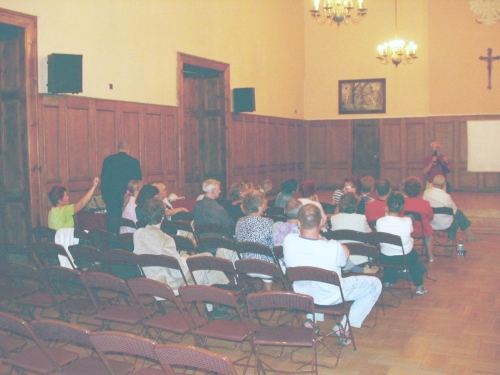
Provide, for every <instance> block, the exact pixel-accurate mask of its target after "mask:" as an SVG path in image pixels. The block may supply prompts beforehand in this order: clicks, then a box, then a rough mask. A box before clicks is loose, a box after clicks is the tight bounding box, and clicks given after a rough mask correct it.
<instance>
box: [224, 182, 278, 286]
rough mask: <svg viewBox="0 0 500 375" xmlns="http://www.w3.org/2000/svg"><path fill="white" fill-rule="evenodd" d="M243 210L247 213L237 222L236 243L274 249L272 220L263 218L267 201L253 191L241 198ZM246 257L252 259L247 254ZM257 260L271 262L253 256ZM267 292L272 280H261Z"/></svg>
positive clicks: (267, 259)
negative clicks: (255, 244)
mask: <svg viewBox="0 0 500 375" xmlns="http://www.w3.org/2000/svg"><path fill="white" fill-rule="evenodd" d="M242 204H243V210H244V211H245V212H246V213H247V216H244V217H242V218H240V219H239V220H238V222H237V223H236V229H235V234H234V236H235V239H236V241H237V242H257V243H259V244H261V245H264V246H267V247H269V248H270V249H271V250H272V249H273V248H274V243H273V224H274V222H273V220H272V219H270V218H268V217H264V216H263V215H264V211H265V210H266V208H267V201H266V198H265V196H264V194H263V193H262V192H261V191H259V190H253V191H251V192H249V193H248V194H246V195H245V197H244V198H243V203H242ZM247 257H252V256H250V254H248V256H247ZM255 257H256V258H257V259H261V260H265V261H266V262H273V259H270V258H269V257H267V256H264V255H262V256H258V255H255ZM263 281H264V283H265V284H264V285H265V286H266V289H267V290H271V288H272V279H271V280H270V279H263Z"/></svg>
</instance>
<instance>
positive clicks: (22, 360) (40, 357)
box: [0, 312, 78, 375]
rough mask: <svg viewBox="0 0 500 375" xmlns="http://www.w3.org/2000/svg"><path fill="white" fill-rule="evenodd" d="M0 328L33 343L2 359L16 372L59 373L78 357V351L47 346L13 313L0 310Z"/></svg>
mask: <svg viewBox="0 0 500 375" xmlns="http://www.w3.org/2000/svg"><path fill="white" fill-rule="evenodd" d="M0 329H2V330H4V331H7V332H12V333H15V334H17V335H20V336H23V337H25V338H27V339H29V340H31V341H32V342H34V344H35V345H32V346H30V347H27V348H25V349H24V350H22V351H21V352H20V353H16V354H12V355H11V356H9V358H5V359H3V360H2V362H3V363H4V364H6V365H8V366H11V368H12V370H14V371H16V373H18V374H23V373H24V371H30V372H33V373H35V374H47V375H48V374H51V373H54V372H56V371H59V373H60V371H61V369H62V368H64V366H66V365H68V364H70V363H72V362H74V361H75V360H76V359H78V353H75V352H72V351H69V350H66V349H62V348H54V347H48V346H47V345H46V344H45V343H44V342H43V341H42V340H40V339H39V338H38V336H37V335H36V334H35V333H34V332H33V330H32V328H31V327H30V325H29V324H28V323H27V322H25V321H24V320H22V319H20V318H17V317H15V316H13V315H10V314H7V313H4V312H0Z"/></svg>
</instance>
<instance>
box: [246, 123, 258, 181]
mask: <svg viewBox="0 0 500 375" xmlns="http://www.w3.org/2000/svg"><path fill="white" fill-rule="evenodd" d="M256 121H257V116H255V115H245V126H244V127H243V147H242V152H243V160H244V161H243V165H244V166H245V172H244V176H245V177H244V179H245V180H249V181H251V182H253V184H254V185H255V186H257V184H258V183H259V182H260V181H258V177H257V176H256V160H255V125H256Z"/></svg>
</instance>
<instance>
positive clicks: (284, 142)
mask: <svg viewBox="0 0 500 375" xmlns="http://www.w3.org/2000/svg"><path fill="white" fill-rule="evenodd" d="M288 143H289V134H288V123H287V121H286V119H283V118H277V119H276V142H275V144H274V149H275V153H276V164H277V167H278V170H279V181H278V183H279V184H281V182H282V181H284V180H286V179H287V178H288V176H289V173H290V171H289V170H288V167H289V165H288V163H289V157H288V155H289V149H288Z"/></svg>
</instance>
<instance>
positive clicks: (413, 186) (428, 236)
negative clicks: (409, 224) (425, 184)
mask: <svg viewBox="0 0 500 375" xmlns="http://www.w3.org/2000/svg"><path fill="white" fill-rule="evenodd" d="M421 190H422V182H421V181H420V179H418V178H417V177H414V176H411V177H408V178H407V179H406V180H404V181H403V192H404V193H405V194H406V195H407V196H408V197H407V198H406V199H405V205H404V207H403V212H408V211H411V212H415V213H417V214H419V215H420V217H421V218H422V221H421V222H420V221H414V222H413V232H412V234H411V235H412V236H413V237H417V236H422V237H424V246H425V250H426V251H427V257H428V260H429V262H433V261H434V258H433V252H432V235H433V234H434V229H432V226H431V221H432V220H433V219H434V211H433V210H432V207H431V205H430V203H429V202H427V201H426V200H425V199H423V198H421V197H419V194H420V191H421Z"/></svg>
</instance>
